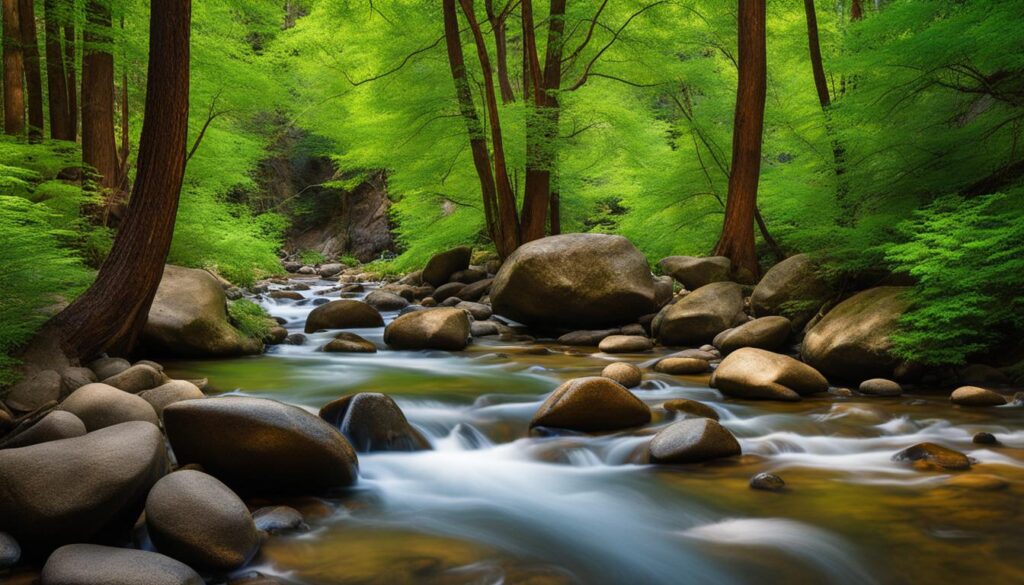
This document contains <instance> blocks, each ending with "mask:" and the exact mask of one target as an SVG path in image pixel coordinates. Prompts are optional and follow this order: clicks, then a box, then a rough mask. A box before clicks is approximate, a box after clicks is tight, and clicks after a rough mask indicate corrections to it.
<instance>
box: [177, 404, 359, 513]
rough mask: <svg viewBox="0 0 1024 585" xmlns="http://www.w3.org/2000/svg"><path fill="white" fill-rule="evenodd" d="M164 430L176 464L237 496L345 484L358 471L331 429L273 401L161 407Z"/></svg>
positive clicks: (348, 450)
mask: <svg viewBox="0 0 1024 585" xmlns="http://www.w3.org/2000/svg"><path fill="white" fill-rule="evenodd" d="M164 428H165V429H166V430H167V438H168V439H169V440H170V442H171V447H172V448H173V449H174V454H175V455H176V456H177V458H178V462H179V463H180V464H182V465H186V464H189V463H198V464H199V465H201V466H202V467H203V469H205V470H206V471H207V472H208V473H210V474H211V475H213V476H214V477H216V478H217V479H220V480H221V481H223V482H225V483H227V484H228V485H230V486H231V487H233V488H234V489H236V490H239V491H246V492H265V493H299V494H308V493H310V492H318V491H323V490H328V489H331V488H338V487H345V486H349V485H351V484H352V483H354V482H355V480H356V476H357V472H358V459H357V458H356V453H355V451H354V450H353V449H352V446H351V445H349V443H348V441H347V440H346V439H345V437H344V436H343V435H342V434H341V433H340V432H339V431H338V429H336V428H334V427H332V426H331V425H329V424H327V423H326V422H324V421H323V420H321V419H320V418H318V417H317V416H315V415H313V414H310V413H308V412H306V411H305V410H302V409H301V408H298V407H295V406H290V405H287V404H282V403H280V402H277V401H274V400H267V399H263V398H248V397H237V396H227V397H220V398H205V399H203V400H186V401H184V402H178V403H175V404H172V405H170V406H168V407H167V408H165V409H164Z"/></svg>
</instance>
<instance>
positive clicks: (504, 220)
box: [459, 0, 519, 257]
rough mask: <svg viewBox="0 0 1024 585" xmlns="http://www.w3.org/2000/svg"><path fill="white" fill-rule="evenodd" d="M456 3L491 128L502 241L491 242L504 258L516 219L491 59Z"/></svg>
mask: <svg viewBox="0 0 1024 585" xmlns="http://www.w3.org/2000/svg"><path fill="white" fill-rule="evenodd" d="M459 3H460V4H461V6H462V12H463V14H465V16H466V21H467V22H468V23H469V28H470V30H471V31H472V33H473V41H474V43H475V44H476V54H477V58H478V59H479V60H480V70H481V71H482V73H483V76H484V80H483V85H484V103H485V104H486V105H487V121H488V123H489V124H490V127H491V152H492V155H493V157H494V185H495V188H496V191H497V194H498V213H497V221H498V223H500V224H501V237H502V242H501V243H500V244H499V243H497V242H495V247H496V248H497V249H498V253H499V254H500V255H501V256H502V257H505V256H506V254H504V253H503V252H502V251H506V252H508V253H511V251H512V250H515V249H516V248H518V247H519V216H518V214H517V212H516V197H515V193H513V192H512V184H511V183H510V182H509V176H508V166H507V164H506V162H505V145H504V140H503V138H502V134H501V116H500V113H499V112H498V97H497V95H496V94H495V91H494V73H493V72H492V69H491V59H490V57H489V56H488V55H487V44H486V42H485V41H484V35H483V32H481V30H480V23H479V22H477V19H476V14H475V13H474V12H473V0H459Z"/></svg>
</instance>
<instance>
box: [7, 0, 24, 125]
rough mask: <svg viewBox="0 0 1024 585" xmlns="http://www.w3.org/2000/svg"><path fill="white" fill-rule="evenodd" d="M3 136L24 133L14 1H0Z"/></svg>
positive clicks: (20, 56) (18, 24)
mask: <svg viewBox="0 0 1024 585" xmlns="http://www.w3.org/2000/svg"><path fill="white" fill-rule="evenodd" d="M3 35H4V38H3V45H4V133H5V134H11V135H16V136H18V135H21V134H23V133H24V132H25V90H24V86H23V85H22V82H23V80H24V78H25V57H24V53H23V51H22V42H21V19H20V18H19V15H18V0H3Z"/></svg>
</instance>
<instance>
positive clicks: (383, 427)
mask: <svg viewBox="0 0 1024 585" xmlns="http://www.w3.org/2000/svg"><path fill="white" fill-rule="evenodd" d="M320 418H322V419H324V420H325V421H327V422H329V423H331V424H332V425H334V426H336V427H338V428H339V429H340V430H341V432H342V434H343V435H345V437H346V438H347V439H348V440H349V442H350V443H352V446H353V447H355V449H356V451H358V452H360V453H367V452H370V451H421V450H424V449H430V443H429V442H428V441H427V440H426V439H425V438H424V437H423V435H421V434H420V433H419V431H417V430H416V429H414V428H413V426H412V425H410V424H409V421H408V420H406V418H405V414H403V413H402V409H401V408H399V407H398V405H397V404H395V401H394V400H392V399H391V397H390V396H388V395H386V394H380V393H376V392H360V393H358V394H351V395H349V396H343V397H341V398H339V399H337V400H334V401H332V402H330V403H328V404H327V405H326V406H324V407H323V408H321V409H320Z"/></svg>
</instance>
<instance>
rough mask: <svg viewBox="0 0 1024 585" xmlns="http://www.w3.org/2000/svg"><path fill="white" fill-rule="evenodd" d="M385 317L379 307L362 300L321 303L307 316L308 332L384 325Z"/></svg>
mask: <svg viewBox="0 0 1024 585" xmlns="http://www.w3.org/2000/svg"><path fill="white" fill-rule="evenodd" d="M383 326H384V318H383V317H381V316H380V313H379V312H378V311H377V309H374V308H373V307H371V306H370V305H368V304H366V303H364V302H362V301H354V300H352V299H341V300H340V301H331V302H329V303H327V304H324V305H320V306H319V307H317V308H315V309H313V310H312V311H310V312H309V315H308V316H307V317H306V333H315V332H317V331H320V330H321V329H359V328H364V327H383Z"/></svg>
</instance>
